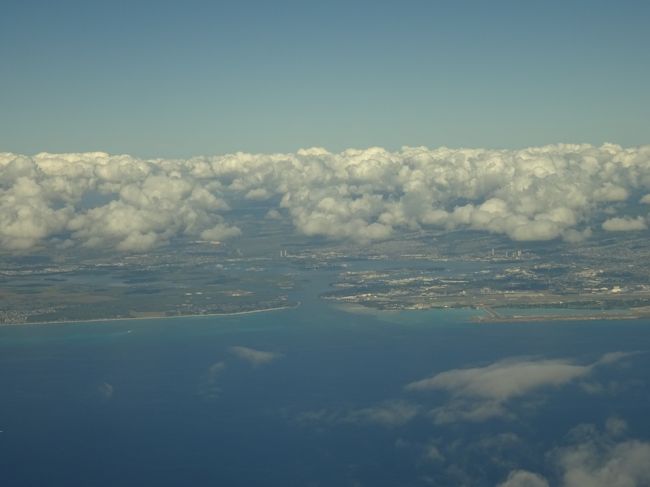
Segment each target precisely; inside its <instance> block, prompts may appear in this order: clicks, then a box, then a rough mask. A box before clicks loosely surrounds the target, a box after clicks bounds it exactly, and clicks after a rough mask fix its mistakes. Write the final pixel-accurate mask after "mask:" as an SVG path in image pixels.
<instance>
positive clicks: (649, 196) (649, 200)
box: [639, 194, 650, 205]
mask: <svg viewBox="0 0 650 487" xmlns="http://www.w3.org/2000/svg"><path fill="white" fill-rule="evenodd" d="M639 203H643V204H646V205H650V194H647V195H645V196H644V197H643V198H641V199H640V200H639Z"/></svg>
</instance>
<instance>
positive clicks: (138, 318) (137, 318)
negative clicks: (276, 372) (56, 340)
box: [0, 301, 302, 327]
mask: <svg viewBox="0 0 650 487" xmlns="http://www.w3.org/2000/svg"><path fill="white" fill-rule="evenodd" d="M301 304H302V303H301V302H300V301H298V302H297V303H296V304H295V305H290V306H277V307H275V308H264V309H252V310H248V311H234V312H231V313H205V314H187V315H174V316H167V315H161V316H134V317H124V318H92V319H89V320H58V321H25V322H22V323H0V327H5V326H7V327H9V326H12V327H13V326H32V325H73V324H82V323H104V322H112V321H145V320H170V319H174V318H199V317H204V316H205V317H220V316H223V317H227V316H238V315H249V314H255V313H268V312H272V311H281V310H283V309H295V308H298V307H299V306H300V305H301Z"/></svg>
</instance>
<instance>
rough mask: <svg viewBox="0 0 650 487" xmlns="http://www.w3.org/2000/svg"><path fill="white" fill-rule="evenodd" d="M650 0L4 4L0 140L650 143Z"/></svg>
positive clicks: (63, 143) (197, 145) (16, 145)
mask: <svg viewBox="0 0 650 487" xmlns="http://www.w3.org/2000/svg"><path fill="white" fill-rule="evenodd" d="M648 18H650V3H649V2H645V1H638V2H634V1H627V2H611V1H610V2H600V1H584V2H580V1H569V2H559V1H548V2H514V1H513V2H504V1H496V2H469V1H438V2H436V1H410V2H409V1H405V2H390V3H388V2H365V1H347V2H341V1H329V2H307V1H303V2H286V1H282V2H269V1H266V2H261V1H239V2H198V1H194V2H192V1H185V2H165V1H140V2H137V1H132V2H126V1H110V2H107V1H102V2H93V1H85V2H74V1H58V2H45V1H40V2H39V1H11V0H10V1H4V2H3V15H2V17H1V18H0V57H1V59H2V70H1V76H0V151H13V152H20V153H27V154H31V153H35V152H39V151H51V152H69V151H89V150H103V151H108V152H112V153H130V154H134V155H138V156H144V157H154V156H164V157H184V156H190V155H198V154H219V153H225V152H231V151H237V150H243V151H250V152H275V151H295V150H296V149H298V148H300V147H308V146H324V147H326V148H328V149H329V150H333V151H338V150H342V149H344V148H348V147H368V146H373V145H379V146H383V147H387V148H389V149H395V148H399V147H400V146H402V145H427V146H431V147H436V146H440V145H447V146H451V147H490V148H494V147H504V148H517V147H524V146H530V145H541V144H547V143H555V142H589V143H594V144H600V143H603V142H606V141H608V142H614V143H619V144H622V145H625V146H631V145H639V144H644V143H648V142H650V137H648V135H649V134H650V94H649V90H648V88H647V87H648V86H650V29H648V28H647V19H648Z"/></svg>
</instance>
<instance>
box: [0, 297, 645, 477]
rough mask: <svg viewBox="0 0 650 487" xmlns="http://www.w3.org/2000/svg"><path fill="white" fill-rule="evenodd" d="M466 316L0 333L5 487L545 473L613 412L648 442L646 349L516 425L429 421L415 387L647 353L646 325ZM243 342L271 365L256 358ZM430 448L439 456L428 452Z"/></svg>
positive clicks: (513, 406)
mask: <svg viewBox="0 0 650 487" xmlns="http://www.w3.org/2000/svg"><path fill="white" fill-rule="evenodd" d="M303 298H305V297H303ZM472 313H473V312H471V311H464V310H455V311H426V312H402V313H392V314H391V313H389V314H381V313H380V314H376V315H375V314H353V313H348V312H344V311H341V310H338V309H336V308H334V307H331V306H328V305H327V303H325V302H321V301H318V300H316V299H311V300H310V299H309V298H305V299H303V305H302V306H300V307H299V308H297V309H289V310H282V311H273V312H266V313H257V314H248V315H237V316H229V317H193V318H174V319H165V320H156V319H152V320H137V321H114V322H105V323H100V322H96V323H86V324H61V325H39V326H15V327H4V328H0V394H1V396H0V398H1V399H0V430H2V433H0V485H2V486H6V487H9V486H39V487H40V486H51V487H53V486H68V487H72V486H90V485H92V486H118V485H119V486H142V485H152V486H176V485H213V486H293V485H296V486H347V485H350V486H354V485H363V486H400V485H404V486H407V485H462V483H461V481H460V480H459V479H461V478H464V479H465V482H466V483H467V485H495V484H496V483H498V482H499V481H501V480H503V478H504V477H505V476H506V475H507V473H508V471H509V470H511V469H513V468H526V469H530V470H533V471H538V472H543V473H545V474H546V475H552V474H553V472H552V471H551V470H552V468H551V467H549V465H548V459H547V457H546V456H545V454H546V452H548V451H549V450H551V449H552V448H554V447H557V446H558V445H561V444H562V442H563V441H565V438H566V436H567V433H568V432H569V431H570V430H571V429H572V428H574V427H575V426H576V425H578V424H581V423H590V424H594V425H597V426H598V427H602V425H603V423H604V421H605V420H606V419H607V418H608V417H612V416H616V417H619V418H622V419H624V420H625V421H626V422H627V423H628V425H629V434H630V435H631V436H632V437H634V438H639V439H648V438H650V421H648V419H647V410H648V406H649V405H650V388H649V387H648V370H650V368H649V366H650V354H648V353H640V354H637V355H634V356H631V357H629V358H628V359H626V360H624V361H622V362H621V363H620V364H615V365H613V366H611V367H609V366H608V367H599V368H597V369H595V370H594V372H593V374H591V375H590V376H589V378H588V380H589V382H590V383H597V384H600V385H601V386H602V387H603V389H604V392H602V393H597V394H594V393H588V392H586V390H585V388H584V387H582V386H581V384H580V381H574V382H571V383H569V384H566V385H563V386H561V387H550V388H545V389H544V388H543V389H541V390H538V391H535V392H534V393H532V394H529V395H526V397H522V398H517V399H515V400H512V401H509V402H508V403H507V407H508V409H509V411H510V412H511V413H512V414H511V416H510V417H508V418H503V417H496V418H492V419H489V420H486V421H480V422H467V421H458V422H452V423H449V424H436V422H435V421H434V420H433V417H432V416H431V414H429V413H428V411H430V410H431V409H435V408H436V407H439V406H441V405H445V404H448V403H449V401H450V398H449V394H448V393H447V392H445V391H430V392H426V393H415V392H412V391H407V390H405V388H404V386H405V385H406V384H408V383H409V382H412V381H415V380H419V379H423V378H426V377H429V376H431V375H432V374H435V373H439V372H443V371H447V370H451V369H457V368H467V367H482V366H486V365H489V364H491V363H494V362H496V361H499V360H502V359H505V358H512V357H521V356H527V357H531V358H532V359H535V360H536V359H549V358H559V359H567V360H571V361H574V362H575V363H579V364H588V363H593V362H594V361H596V360H598V359H599V358H600V357H601V356H602V355H603V354H604V353H608V352H616V351H628V352H630V351H641V352H647V351H648V350H650V323H649V322H648V321H647V320H646V321H643V320H639V321H589V322H577V321H568V322H553V323H519V324H483V325H479V324H476V323H472V322H470V321H469V318H470V316H471V315H472ZM232 347H247V348H250V349H254V350H258V351H266V352H272V353H273V354H275V355H274V357H275V358H274V359H273V360H269V361H267V362H266V363H259V364H257V365H256V364H254V363H251V362H250V361H247V360H245V359H242V358H241V357H239V356H237V355H236V354H235V353H233V349H232ZM404 403H408V404H411V405H414V407H417V408H418V413H417V414H415V415H414V417H412V418H411V419H410V420H408V421H404V422H403V423H400V424H387V423H386V422H382V421H374V420H373V419H372V418H371V417H370V415H369V414H368V411H369V410H370V409H372V408H377V407H381V406H382V405H384V406H385V405H387V404H404ZM360 411H361V412H360ZM364 411H365V412H364ZM508 435H510V436H508ZM513 436H516V438H517V439H518V440H517V442H516V443H517V444H516V445H514V446H513V445H510V446H508V442H507V441H505V440H504V441H500V442H496V439H499V438H501V439H504V438H512V437H513ZM490 441H492V443H490ZM497 443H498V445H497ZM432 444H435V445H437V447H436V448H437V450H438V451H439V452H440V455H441V456H442V457H444V458H442V459H436V458H430V457H431V456H429V457H427V448H428V446H429V445H432ZM490 445H492V446H490ZM495 445H497V446H495ZM497 453H498V454H497ZM434 456H435V455H434ZM467 479H469V480H467Z"/></svg>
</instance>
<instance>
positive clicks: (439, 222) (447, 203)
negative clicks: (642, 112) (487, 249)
mask: <svg viewBox="0 0 650 487" xmlns="http://www.w3.org/2000/svg"><path fill="white" fill-rule="evenodd" d="M649 161H650V146H642V147H636V148H622V147H620V146H616V145H611V144H606V145H603V146H601V147H594V146H590V145H572V144H559V145H550V146H544V147H532V148H527V149H522V150H488V149H449V148H445V147H442V148H437V149H428V148H425V147H405V148H402V149H401V150H399V151H396V152H391V151H387V150H385V149H382V148H378V147H373V148H369V149H365V150H356V149H349V150H346V151H343V152H341V153H338V154H333V153H330V152H327V151H326V150H324V149H320V148H312V149H304V150H299V151H298V152H296V153H293V154H245V153H235V154H227V155H222V156H214V157H195V158H190V159H174V160H165V159H151V160H143V159H138V158H135V157H131V156H128V155H110V154H106V153H101V152H97V153H83V154H47V153H42V154H37V155H35V156H33V157H28V156H21V155H16V154H10V153H0V210H1V212H0V246H1V247H2V249H6V250H10V251H14V250H23V251H29V250H30V249H33V248H35V247H38V246H39V245H50V244H52V242H54V240H55V239H58V240H61V239H68V240H70V241H71V242H73V243H74V244H77V245H79V244H81V245H85V246H88V247H96V248H100V249H103V248H109V249H118V250H124V251H142V250H146V249H148V248H151V247H153V246H157V245H161V244H164V243H165V242H167V241H168V240H169V239H171V238H173V237H179V236H188V237H194V238H196V237H198V238H203V239H210V240H215V239H216V240H221V239H224V238H230V237H235V236H237V235H239V234H240V231H239V229H238V228H237V222H228V221H226V219H225V218H224V216H225V212H226V211H227V210H228V208H229V206H233V205H235V204H237V203H238V202H241V201H244V200H254V201H259V202H260V203H256V204H259V205H266V211H267V213H266V214H267V216H268V219H271V220H272V219H274V218H278V217H279V216H280V212H281V214H282V215H286V216H288V218H289V219H290V220H291V221H292V223H293V225H294V226H295V228H296V230H297V231H298V232H299V233H302V234H304V235H309V236H324V237H328V238H336V239H353V240H356V241H360V242H370V241H373V240H381V239H386V238H389V237H392V236H394V235H395V234H396V233H397V232H398V231H400V230H402V229H410V230H417V229H419V228H422V227H438V228H441V229H457V228H470V229H475V230H482V231H488V232H492V233H498V234H503V235H506V236H508V237H510V238H511V239H514V240H522V241H526V240H549V239H554V238H564V239H566V240H568V241H578V240H580V239H582V238H585V237H588V235H589V231H588V229H589V228H590V227H596V226H600V225H601V223H602V214H603V211H605V210H608V209H609V210H612V211H614V212H619V211H620V212H623V211H625V209H626V208H627V206H629V205H632V204H635V203H634V202H630V201H629V200H630V195H634V194H639V193H640V194H646V196H644V197H643V198H642V200H641V202H646V203H647V202H648V201H650V199H648V193H650V164H649ZM92 195H94V196H93V197H91V196H92ZM89 199H92V200H93V201H94V204H92V205H89V204H88V200H89ZM611 216H612V218H610V219H609V220H607V221H606V222H605V224H604V225H603V227H604V228H605V229H606V230H609V229H613V228H615V227H619V228H620V227H626V228H627V229H632V228H637V229H638V228H641V227H642V225H645V223H644V222H643V221H642V219H637V220H629V219H625V218H624V217H621V216H618V214H614V215H611Z"/></svg>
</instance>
